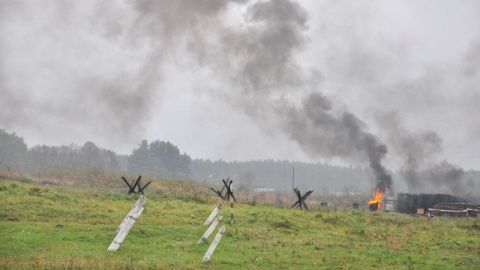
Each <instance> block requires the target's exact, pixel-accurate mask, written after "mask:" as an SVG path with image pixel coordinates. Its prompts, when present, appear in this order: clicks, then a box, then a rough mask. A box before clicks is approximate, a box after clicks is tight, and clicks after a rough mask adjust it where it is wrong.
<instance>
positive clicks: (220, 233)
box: [203, 225, 225, 262]
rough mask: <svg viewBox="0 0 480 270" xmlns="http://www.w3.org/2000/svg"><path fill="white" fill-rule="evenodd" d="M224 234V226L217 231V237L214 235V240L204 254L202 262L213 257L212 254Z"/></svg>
mask: <svg viewBox="0 0 480 270" xmlns="http://www.w3.org/2000/svg"><path fill="white" fill-rule="evenodd" d="M224 233H225V225H223V226H222V227H221V228H220V230H218V232H217V235H215V239H213V242H212V244H211V245H210V247H208V250H207V252H206V253H205V256H203V262H208V261H209V260H210V258H211V257H212V255H213V252H214V251H215V249H216V248H217V246H218V244H219V243H220V240H222V236H223V234H224Z"/></svg>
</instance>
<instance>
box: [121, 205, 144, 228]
mask: <svg viewBox="0 0 480 270" xmlns="http://www.w3.org/2000/svg"><path fill="white" fill-rule="evenodd" d="M144 203H145V196H140V198H138V200H137V202H135V205H134V206H133V207H132V209H131V210H130V212H128V214H127V215H126V216H125V218H124V219H123V221H122V223H120V225H119V226H118V228H117V233H118V232H119V231H120V229H122V227H123V226H124V225H125V222H126V221H127V220H128V218H129V217H130V216H132V215H133V214H134V213H137V212H138V211H139V210H140V208H142V207H143V204H144Z"/></svg>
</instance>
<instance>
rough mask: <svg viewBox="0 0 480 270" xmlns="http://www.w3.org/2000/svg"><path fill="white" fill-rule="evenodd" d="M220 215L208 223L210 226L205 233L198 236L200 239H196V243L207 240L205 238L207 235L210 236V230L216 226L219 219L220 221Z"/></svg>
mask: <svg viewBox="0 0 480 270" xmlns="http://www.w3.org/2000/svg"><path fill="white" fill-rule="evenodd" d="M222 218H223V217H222V216H221V215H218V216H217V217H216V218H215V219H214V220H213V222H212V223H211V224H210V226H209V227H208V229H207V230H206V231H205V233H204V234H203V235H202V237H201V238H200V240H198V242H197V244H201V243H203V242H207V239H208V237H210V235H211V234H212V232H213V231H214V230H215V228H216V227H217V226H218V224H219V223H220V221H222Z"/></svg>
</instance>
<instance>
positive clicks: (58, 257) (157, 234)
mask: <svg viewBox="0 0 480 270" xmlns="http://www.w3.org/2000/svg"><path fill="white" fill-rule="evenodd" d="M190 197H191V196H190ZM190 197H189V196H182V198H178V197H177V196H159V195H154V194H153V193H152V194H150V195H149V196H148V200H147V203H146V205H145V211H144V213H143V214H142V216H141V217H140V219H139V220H138V222H137V223H136V224H135V226H134V227H133V229H132V230H131V231H130V234H129V235H128V236H127V238H126V240H125V242H124V243H123V245H122V246H121V247H120V249H119V251H118V252H114V253H110V252H107V251H106V249H107V247H108V245H109V244H110V242H111V241H112V239H113V238H114V236H115V230H116V228H117V226H118V225H119V223H120V222H121V221H122V219H123V218H124V216H125V215H126V213H127V212H128V211H129V210H130V208H131V207H132V205H133V203H134V202H135V198H134V197H133V196H130V197H129V196H127V195H122V194H114V193H112V194H108V193H107V192H95V193H93V192H87V191H85V190H75V189H68V188H63V187H45V186H40V185H35V184H29V183H13V182H11V181H1V182H0V269H2V268H6V269H56V268H57V269H80V268H82V269H83V268H85V269H92V268H96V269H480V219H474V218H469V219H465V218H458V219H455V218H434V219H432V220H430V221H428V220H426V219H424V218H418V217H411V216H406V215H400V214H395V213H380V214H372V213H369V212H364V211H359V212H352V211H347V210H343V211H342V210H338V211H331V210H319V211H309V212H305V211H299V210H295V209H282V208H275V207H271V206H262V205H255V206H252V205H247V204H237V205H236V207H235V208H234V214H235V220H236V224H235V225H234V226H229V225H227V229H226V234H225V237H224V238H223V239H222V241H221V243H220V245H219V246H218V249H217V251H216V252H215V254H214V255H213V257H212V260H211V261H210V262H209V263H206V264H204V263H201V259H202V257H203V254H204V252H205V251H206V250H207V248H208V246H207V245H197V244H196V242H197V241H198V239H199V237H200V236H201V235H202V233H203V232H204V231H205V229H206V228H205V227H204V226H202V224H203V222H204V220H205V218H206V217H207V216H208V215H209V213H210V212H211V210H212V209H213V207H214V205H215V204H214V202H215V201H214V199H213V198H212V199H210V200H207V202H202V201H198V200H194V199H189V198H190ZM224 211H225V212H226V213H229V211H230V210H229V209H225V210H224ZM212 238H213V237H212Z"/></svg>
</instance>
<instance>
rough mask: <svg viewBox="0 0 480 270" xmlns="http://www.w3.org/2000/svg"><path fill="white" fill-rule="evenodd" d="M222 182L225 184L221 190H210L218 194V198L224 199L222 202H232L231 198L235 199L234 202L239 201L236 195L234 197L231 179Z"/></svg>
mask: <svg viewBox="0 0 480 270" xmlns="http://www.w3.org/2000/svg"><path fill="white" fill-rule="evenodd" d="M222 182H223V186H222V189H221V190H215V189H214V188H212V187H211V188H210V189H211V190H212V191H213V192H215V194H217V196H218V197H220V198H222V200H225V201H230V198H231V199H233V201H237V199H236V198H235V195H233V191H232V183H233V180H230V179H229V178H227V180H226V181H225V179H222ZM224 191H225V194H224V193H223V192H224Z"/></svg>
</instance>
